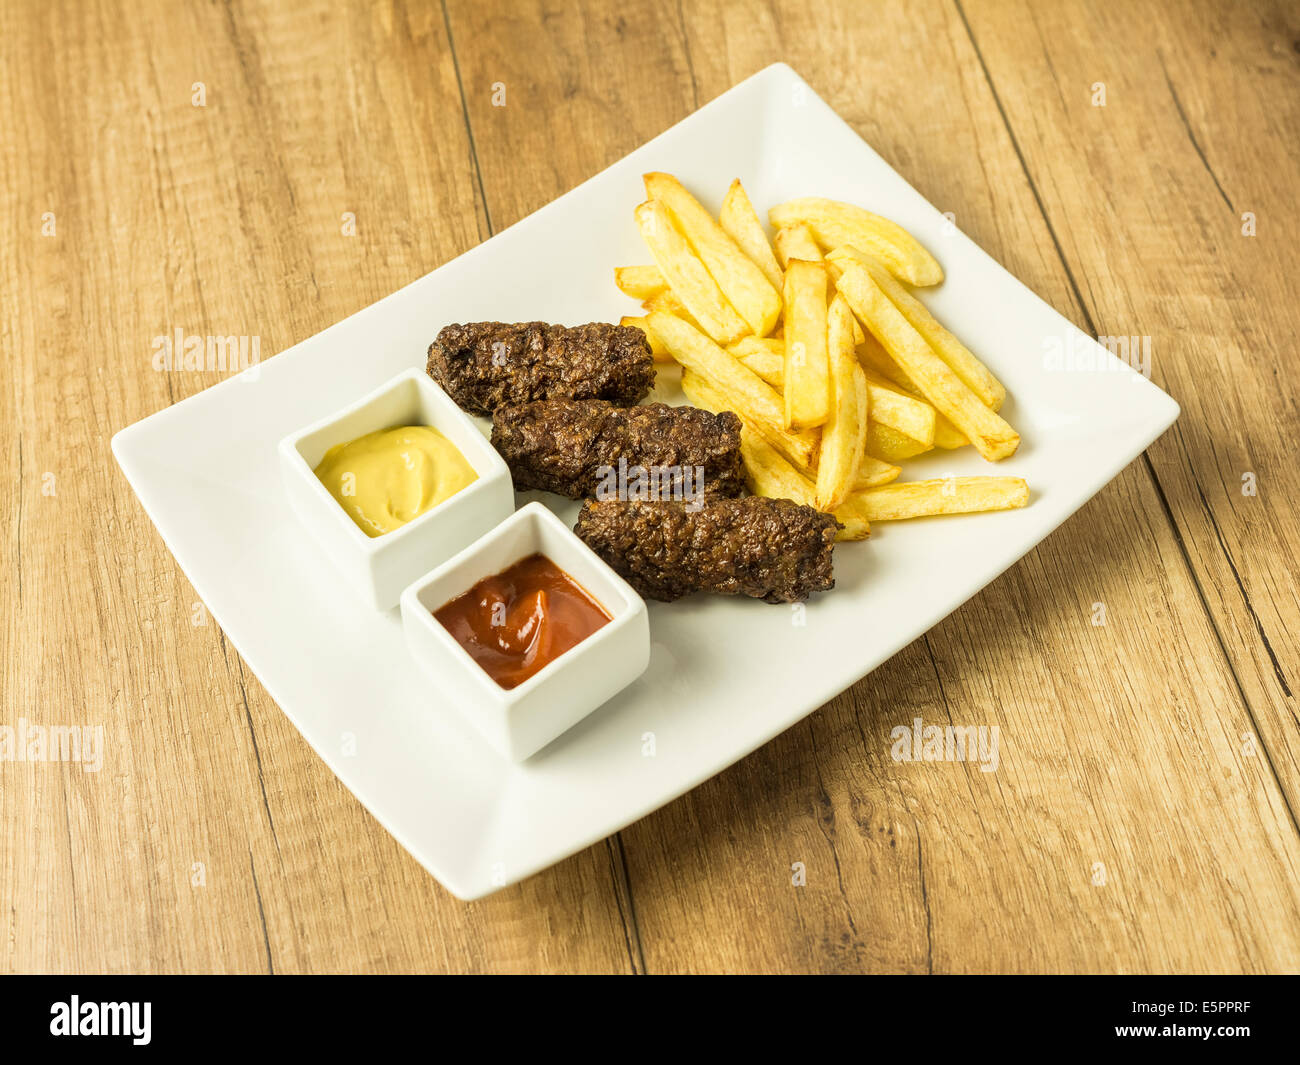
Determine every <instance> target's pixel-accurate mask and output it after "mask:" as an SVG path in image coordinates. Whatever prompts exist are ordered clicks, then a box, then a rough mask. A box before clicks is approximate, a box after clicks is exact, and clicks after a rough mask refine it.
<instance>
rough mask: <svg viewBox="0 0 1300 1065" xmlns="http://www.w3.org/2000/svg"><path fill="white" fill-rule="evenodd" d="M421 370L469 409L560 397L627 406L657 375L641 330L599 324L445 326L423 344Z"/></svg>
mask: <svg viewBox="0 0 1300 1065" xmlns="http://www.w3.org/2000/svg"><path fill="white" fill-rule="evenodd" d="M426 369H427V371H428V373H429V376H430V377H432V378H433V379H434V380H435V381H437V382H438V384H440V385H442V387H443V388H444V389H446V391H447V394H448V395H449V396H451V398H452V399H454V400H455V401H456V402H457V403H458V404H459V405H460V406H461V408H462V409H464V410H466V411H469V412H470V413H471V414H491V413H492V411H494V410H495V409H496V408H497V407H499V406H501V405H502V404H505V403H527V402H529V401H530V400H535V399H551V398H555V397H561V396H567V397H570V398H573V399H607V400H609V401H610V402H612V403H619V404H624V405H627V404H632V403H636V402H637V401H638V400H640V399H642V398H643V397H644V396H645V395H646V393H647V392H649V391H650V389H651V388H652V387H653V386H654V380H655V371H654V360H653V357H652V356H651V354H650V344H649V342H648V341H647V340H646V338H645V333H643V332H642V331H641V330H640V329H634V328H632V327H630V326H621V325H608V324H606V323H604V322H593V323H591V324H590V325H575V326H571V327H570V326H563V325H547V324H546V323H545V322H521V323H514V324H511V323H506V322H470V323H468V324H466V325H449V326H447V327H446V328H444V329H443V330H442V331H441V332H440V333H439V334H438V336H437V339H435V340H434V342H433V343H432V344H430V345H429V362H428V365H427V367H426Z"/></svg>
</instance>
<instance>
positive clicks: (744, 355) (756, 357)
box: [727, 337, 785, 392]
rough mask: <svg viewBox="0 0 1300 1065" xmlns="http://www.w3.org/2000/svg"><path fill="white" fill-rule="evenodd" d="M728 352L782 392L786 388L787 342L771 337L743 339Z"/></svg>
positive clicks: (729, 345)
mask: <svg viewBox="0 0 1300 1065" xmlns="http://www.w3.org/2000/svg"><path fill="white" fill-rule="evenodd" d="M727 350H728V351H729V352H731V354H733V355H734V356H736V358H738V359H739V360H740V361H741V362H743V363H744V364H745V365H746V366H748V367H749V368H750V369H751V370H753V371H754V372H755V373H756V374H758V376H759V377H761V378H762V379H763V380H764V381H766V382H767V383H768V384H769V385H771V386H772V387H773V388H775V389H776V390H777V391H778V392H780V391H781V390H782V389H783V388H785V341H784V340H773V339H772V338H771V337H741V338H740V339H739V340H737V341H736V342H735V343H734V344H728V345H727Z"/></svg>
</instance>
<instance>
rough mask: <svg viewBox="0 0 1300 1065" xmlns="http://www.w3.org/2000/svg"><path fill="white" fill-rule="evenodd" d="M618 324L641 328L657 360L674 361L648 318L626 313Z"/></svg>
mask: <svg viewBox="0 0 1300 1065" xmlns="http://www.w3.org/2000/svg"><path fill="white" fill-rule="evenodd" d="M618 324H619V325H626V326H631V327H632V328H633V329H639V330H641V332H643V333H644V334H645V338H646V340H647V341H648V342H649V344H650V353H651V354H652V355H654V358H655V362H672V361H673V357H672V356H671V355H669V354H668V349H667V348H666V347H664V342H663V341H662V340H660V339H659V337H658V335H657V334H656V333H655V331H654V330H653V329H651V328H650V322H649V320H648V319H646V318H636V317H629V316H627V315H624V316H623V317H622V318H620V319H619V323H618Z"/></svg>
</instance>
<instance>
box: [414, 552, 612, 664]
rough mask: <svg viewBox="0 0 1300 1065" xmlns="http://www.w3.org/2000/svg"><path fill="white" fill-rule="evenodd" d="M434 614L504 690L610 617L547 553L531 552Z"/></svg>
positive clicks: (555, 656)
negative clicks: (533, 553)
mask: <svg viewBox="0 0 1300 1065" xmlns="http://www.w3.org/2000/svg"><path fill="white" fill-rule="evenodd" d="M433 616H434V617H435V618H437V619H438V620H439V621H440V622H441V623H442V626H443V628H445V629H446V630H447V631H448V632H450V633H451V634H452V636H454V637H455V639H456V642H457V643H459V644H460V645H461V646H462V647H463V648H465V650H466V651H468V652H469V654H470V657H471V658H473V659H474V661H475V662H477V663H478V664H479V665H480V666H482V667H483V671H484V672H485V673H487V675H488V676H489V677H491V678H492V679H493V680H494V681H496V682H497V683H498V684H499V685H501V687H503V688H505V689H507V690H508V689H510V688H515V687H518V686H519V685H520V684H522V683H523V682H524V681H526V680H527V679H528V678H529V677H531V676H532V675H533V674H534V673H537V672H538V671H539V670H541V669H543V668H544V667H545V666H547V665H548V664H549V663H551V662H553V661H555V659H557V658H559V657H560V655H562V654H564V652H565V651H567V650H569V649H570V648H572V647H575V646H577V644H579V643H581V642H582V641H583V640H585V639H586V638H587V637H588V636H590V635H591V634H592V633H593V632H595V631H596V630H597V629H599V628H600V627H601V626H602V625H606V624H608V623H609V621H610V616H609V614H608V613H606V611H605V609H604V608H603V607H602V606H601V605H600V604H599V603H598V602H596V600H595V599H593V598H592V597H591V596H590V595H588V594H587V592H586V591H585V590H584V589H583V588H582V586H581V585H579V584H578V582H577V581H575V580H574V579H573V578H572V577H570V576H569V575H568V574H567V573H565V572H564V570H562V569H560V567H559V566H557V565H556V564H555V563H554V562H552V561H551V560H550V559H549V558H547V557H546V556H545V555H529V556H528V557H527V558H525V559H522V560H521V561H519V562H516V563H515V564H514V565H513V566H511V567H510V568H509V569H506V570H503V571H502V572H500V573H497V574H495V575H494V576H491V577H485V578H483V580H481V581H479V582H478V584H476V585H474V587H473V588H471V589H470V590H469V591H468V592H465V593H464V594H463V595H459V596H457V597H456V598H455V599H453V600H452V601H451V602H449V603H447V604H446V605H445V606H442V607H439V608H438V609H437V610H435V611H434V612H433Z"/></svg>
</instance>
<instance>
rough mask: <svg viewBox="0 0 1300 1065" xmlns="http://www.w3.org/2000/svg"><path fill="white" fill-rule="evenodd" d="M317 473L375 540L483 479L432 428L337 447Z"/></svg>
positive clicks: (384, 432) (388, 432)
mask: <svg viewBox="0 0 1300 1065" xmlns="http://www.w3.org/2000/svg"><path fill="white" fill-rule="evenodd" d="M315 472H316V476H317V477H319V478H320V479H321V483H322V484H324V485H325V487H326V488H327V489H328V490H329V494H330V495H332V496H333V497H334V498H335V499H337V500H338V503H339V506H341V507H342V508H343V509H344V510H345V511H346V512H347V515H348V517H350V518H351V519H352V520H353V521H355V522H356V523H357V525H358V527H359V528H360V529H361V531H362V532H363V533H365V534H366V535H367V536H370V537H375V536H383V535H384V533H389V532H392V531H393V530H394V529H399V528H401V527H402V526H403V525H405V524H406V523H407V522H408V521H411V520H412V519H413V518H417V517H419V516H420V515H421V514H423V513H424V512H425V511H426V510H429V509H430V508H431V507H435V506H437V505H438V504H439V503H441V502H442V501H443V500H444V499H449V498H450V497H451V496H453V495H455V494H456V493H457V492H459V491H460V490H461V489H462V488H464V487H465V486H466V485H468V484H472V483H473V482H474V481H476V480H478V474H476V473H475V472H474V468H473V467H472V466H471V465H470V464H469V463H468V462H467V461H466V460H465V456H464V455H462V454H461V453H460V451H458V450H457V449H456V446H455V445H454V444H453V443H452V442H451V441H450V440H448V439H447V438H446V437H445V436H443V435H442V433H440V432H438V430H437V429H434V428H432V427H431V426H428V425H405V426H401V427H400V428H395V429H380V430H379V431H378V432H374V433H367V434H366V435H365V436H360V437H357V439H356V440H352V441H350V442H348V443H346V444H335V445H334V446H333V447H332V448H330V449H329V450H328V451H327V452H325V457H324V458H323V459H321V461H320V465H319V466H317V467H316V471H315Z"/></svg>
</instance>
